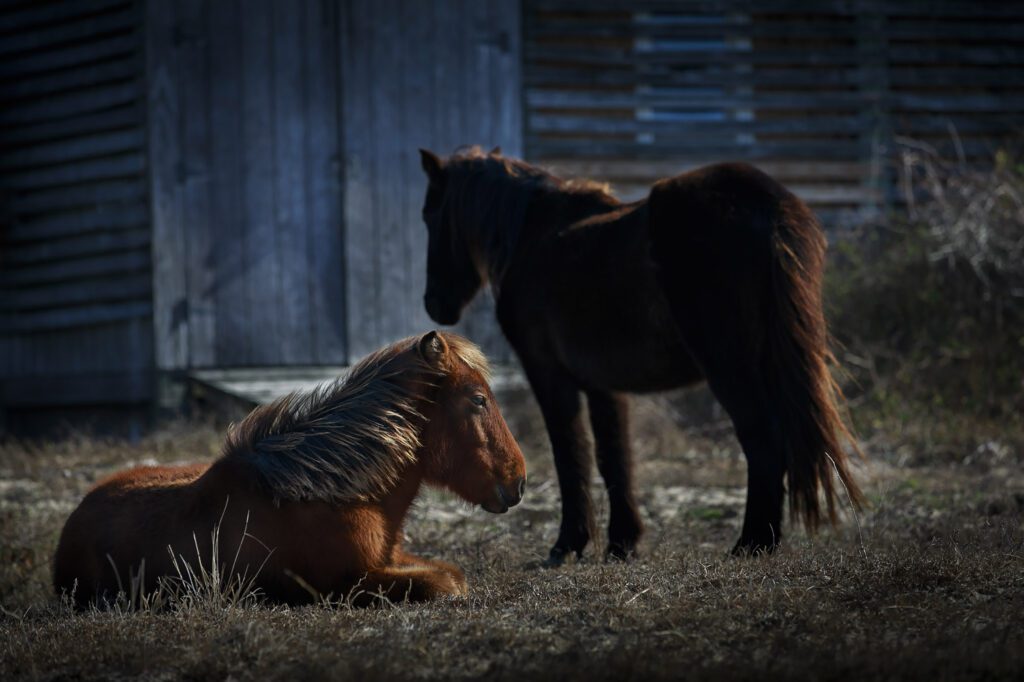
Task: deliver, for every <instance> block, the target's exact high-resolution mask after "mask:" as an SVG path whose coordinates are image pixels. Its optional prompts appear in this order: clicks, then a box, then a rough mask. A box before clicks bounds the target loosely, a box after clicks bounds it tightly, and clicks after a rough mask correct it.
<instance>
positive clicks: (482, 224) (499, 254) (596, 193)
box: [442, 146, 618, 284]
mask: <svg viewBox="0 0 1024 682" xmlns="http://www.w3.org/2000/svg"><path fill="white" fill-rule="evenodd" d="M445 182H446V190H445V195H444V202H445V204H444V206H443V207H442V210H443V211H444V212H445V215H446V219H447V220H449V221H451V222H452V227H453V228H454V229H453V230H452V237H453V238H462V239H465V240H467V241H468V242H469V243H470V246H471V248H472V250H473V251H475V252H476V253H478V254H479V255H481V256H483V257H484V258H485V260H486V261H487V263H486V268H487V270H488V275H489V278H490V280H491V283H492V284H497V283H498V282H500V281H501V277H502V275H503V274H504V269H505V268H506V267H507V265H508V262H509V260H510V259H511V256H512V253H513V251H514V250H515V247H516V243H517V241H518V238H519V233H520V230H521V227H522V224H523V221H524V220H525V218H526V210H527V207H528V206H529V204H530V202H531V200H532V199H533V198H534V197H535V196H536V194H537V193H538V192H557V193H559V194H566V195H573V196H583V197H587V198H592V199H594V200H596V201H597V202H599V203H602V204H608V203H618V199H616V198H615V196H614V195H613V194H612V192H611V189H610V187H609V186H608V184H607V183H599V182H594V181H592V180H582V179H569V180H566V179H563V178H559V177H557V176H555V175H552V174H551V173H550V172H549V171H547V170H545V169H543V168H540V167H538V166H534V165H532V164H529V163H527V162H525V161H522V160H520V159H513V158H508V157H504V156H501V154H500V153H498V152H492V153H489V154H488V153H485V152H484V151H483V149H481V148H480V147H479V146H472V147H461V148H459V149H457V150H455V153H454V154H452V156H450V157H448V159H447V161H446V162H445Z"/></svg>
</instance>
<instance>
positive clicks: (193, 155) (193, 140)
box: [178, 0, 220, 367]
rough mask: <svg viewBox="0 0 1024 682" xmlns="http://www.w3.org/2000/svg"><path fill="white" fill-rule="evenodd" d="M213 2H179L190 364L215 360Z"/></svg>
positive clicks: (193, 0) (180, 120)
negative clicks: (209, 29) (209, 31)
mask: <svg viewBox="0 0 1024 682" xmlns="http://www.w3.org/2000/svg"><path fill="white" fill-rule="evenodd" d="M209 9H210V5H209V4H208V3H206V2H205V0H184V1H182V2H180V3H178V22H179V30H180V31H181V33H182V35H183V36H184V37H183V39H182V42H181V44H180V45H179V47H178V59H179V69H180V71H179V77H180V80H179V85H180V89H179V92H178V95H179V97H180V98H181V110H182V111H183V112H185V115H184V116H181V117H180V118H179V125H180V126H181V137H180V143H181V148H182V150H181V154H182V160H183V162H184V163H183V168H182V171H183V175H184V177H183V178H182V179H181V182H182V189H181V191H182V225H183V226H184V229H185V231H186V242H185V245H186V269H187V273H188V275H187V277H186V291H187V295H188V298H187V300H188V304H187V305H188V307H187V311H188V312H187V314H188V320H189V329H188V331H189V358H188V364H189V366H190V367H209V366H211V365H214V364H216V356H215V354H214V345H215V344H216V336H217V329H216V315H217V309H216V300H215V299H214V296H213V292H214V290H215V289H216V286H217V278H216V274H217V271H216V266H217V261H218V259H219V257H220V254H218V253H217V251H216V243H215V242H214V235H213V234H212V232H213V229H212V225H211V224H210V202H211V197H210V176H211V170H210V144H211V138H212V136H213V135H214V134H215V133H214V131H212V130H211V129H210V91H211V88H212V83H211V81H210V69H211V63H210V61H211V59H210V56H211V55H210V41H211V37H210V36H209V35H208V34H207V32H206V27H207V26H208V21H209V19H208V12H209Z"/></svg>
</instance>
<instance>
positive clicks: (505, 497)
mask: <svg viewBox="0 0 1024 682" xmlns="http://www.w3.org/2000/svg"><path fill="white" fill-rule="evenodd" d="M525 492H526V479H525V478H523V477H520V478H518V479H517V480H516V481H515V482H514V483H513V484H512V485H511V486H504V485H502V484H500V483H496V484H495V485H494V493H495V495H494V498H495V499H494V500H489V501H487V502H485V503H484V504H481V505H480V506H481V507H483V508H484V509H486V510H487V511H489V512H491V513H492V514H504V513H505V512H507V511H508V510H509V508H510V507H514V506H516V505H517V504H519V503H520V502H521V501H522V499H523V493H525Z"/></svg>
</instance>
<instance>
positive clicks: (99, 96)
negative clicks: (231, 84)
mask: <svg viewBox="0 0 1024 682" xmlns="http://www.w3.org/2000/svg"><path fill="white" fill-rule="evenodd" d="M140 9H141V8H140V7H139V4H138V3H137V2H133V1H131V0H79V1H77V2H70V1H63V2H50V3H25V2H20V3H15V2H6V1H5V2H3V3H0V102H2V104H0V412H2V411H3V409H4V408H7V409H9V410H11V415H10V416H9V417H8V420H9V422H12V423H11V424H10V426H11V427H12V428H14V427H16V426H17V424H14V423H13V421H14V420H16V419H23V418H26V417H27V415H28V414H29V413H30V411H31V410H34V409H37V408H39V407H43V406H46V407H60V406H70V405H98V404H114V403H117V404H121V405H123V404H126V403H135V404H142V405H144V404H145V402H146V401H147V400H149V398H150V395H151V392H152V363H153V357H152V346H153V337H152V325H151V320H150V314H151V306H150V291H151V278H150V235H149V216H148V211H147V204H148V198H147V192H146V183H145V169H146V163H145V133H144V122H145V109H144V88H143V84H142V79H141V75H142V71H143V69H142V59H143V57H142V47H143V45H142V36H141V29H140V27H141V24H142V17H141V11H140ZM19 411H20V412H19ZM15 413H17V415H16V414H15ZM18 415H20V416H18Z"/></svg>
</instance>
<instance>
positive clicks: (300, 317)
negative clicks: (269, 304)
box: [271, 0, 312, 364]
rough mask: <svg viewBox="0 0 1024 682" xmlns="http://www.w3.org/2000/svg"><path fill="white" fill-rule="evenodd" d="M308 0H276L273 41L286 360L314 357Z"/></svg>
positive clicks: (282, 353) (276, 218)
mask: <svg viewBox="0 0 1024 682" xmlns="http://www.w3.org/2000/svg"><path fill="white" fill-rule="evenodd" d="M308 5H309V1H308V0H306V1H303V2H297V3H292V4H284V3H279V2H275V3H272V10H273V13H272V22H273V26H274V43H273V45H274V47H273V50H272V51H271V55H272V62H271V68H272V69H273V79H272V83H273V88H272V91H271V107H272V109H273V112H274V148H273V156H274V169H273V184H272V188H273V195H274V213H273V225H274V231H275V233H276V234H278V235H281V237H282V238H281V239H279V240H278V243H277V250H276V254H275V255H276V257H277V259H278V264H279V265H278V267H279V268H280V276H281V308H280V309H278V310H277V312H276V313H275V314H276V315H277V316H279V318H280V320H281V336H280V338H279V340H278V347H277V351H278V353H279V357H280V361H281V362H282V363H284V364H308V363H309V362H311V361H312V347H311V339H312V328H311V323H310V308H309V299H310V287H311V285H312V283H311V282H310V267H309V265H310V264H309V261H308V258H307V256H308V239H309V234H308V227H307V223H308V221H307V216H306V200H305V183H304V182H303V180H304V177H305V168H306V163H305V161H306V160H305V156H304V151H305V148H304V144H303V142H304V134H305V121H304V119H303V106H304V100H305V96H304V95H305V93H304V88H305V87H306V84H305V79H304V75H305V74H304V73H303V63H302V59H301V56H300V55H301V54H302V46H303V44H304V42H305V35H304V33H303V27H304V15H305V12H306V10H307V8H308Z"/></svg>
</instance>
